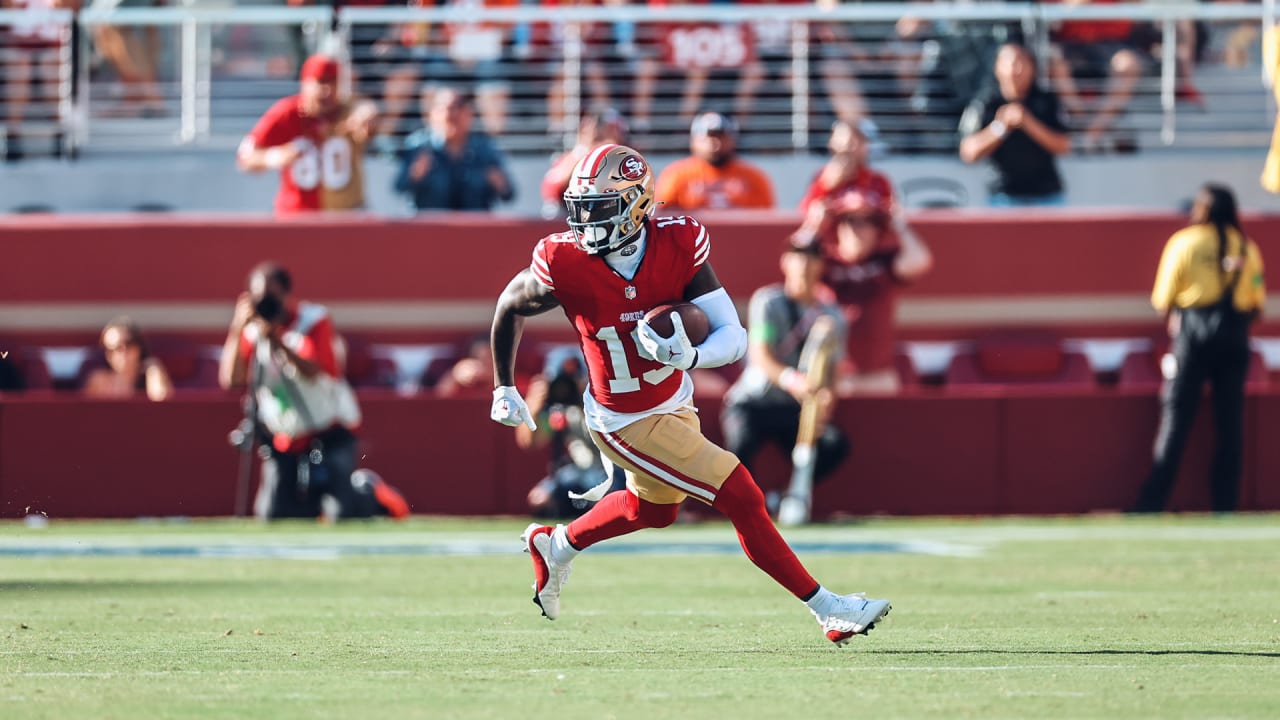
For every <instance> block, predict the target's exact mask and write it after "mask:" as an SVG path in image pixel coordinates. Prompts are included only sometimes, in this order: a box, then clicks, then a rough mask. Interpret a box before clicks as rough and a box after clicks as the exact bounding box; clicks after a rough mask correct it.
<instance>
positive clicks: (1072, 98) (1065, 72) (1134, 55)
mask: <svg viewBox="0 0 1280 720" xmlns="http://www.w3.org/2000/svg"><path fill="white" fill-rule="evenodd" d="M1061 2H1062V3H1064V4H1066V5H1115V4H1122V3H1124V2H1127V0H1061ZM1135 27H1136V25H1135V23H1134V21H1133V20H1129V19H1125V18H1116V19H1110V20H1070V21H1067V22H1063V23H1062V24H1061V26H1060V27H1059V28H1058V29H1057V31H1056V32H1054V33H1053V37H1054V40H1055V41H1056V44H1055V45H1054V48H1053V54H1052V55H1051V58H1050V63H1049V76H1050V77H1051V78H1053V83H1054V87H1055V88H1056V89H1057V91H1058V94H1059V95H1060V96H1061V98H1062V104H1063V105H1064V106H1065V107H1066V109H1067V111H1068V112H1070V113H1072V114H1073V115H1077V116H1079V117H1081V118H1082V119H1084V121H1083V124H1084V127H1085V131H1084V137H1083V139H1082V140H1083V143H1084V146H1085V149H1087V150H1102V149H1105V148H1103V142H1104V141H1111V142H1112V144H1113V146H1114V147H1113V149H1118V150H1133V149H1136V147H1135V146H1134V145H1133V141H1132V140H1129V139H1125V138H1116V137H1112V136H1111V131H1112V130H1113V129H1114V127H1115V123H1116V120H1118V119H1119V118H1120V116H1121V115H1122V114H1123V113H1124V111H1125V108H1126V107H1127V106H1128V105H1129V100H1130V99H1132V97H1133V91H1134V89H1135V88H1137V86H1138V80H1139V79H1140V78H1141V77H1142V75H1143V73H1144V72H1146V70H1147V69H1148V67H1150V65H1151V58H1150V56H1149V55H1148V54H1147V53H1146V52H1144V51H1143V50H1142V49H1141V48H1139V47H1138V45H1137V44H1136V43H1135V42H1134V40H1135V37H1134V30H1135ZM1081 83H1083V84H1084V85H1085V89H1086V90H1089V89H1091V88H1090V85H1096V86H1100V87H1101V90H1100V92H1098V101H1097V102H1092V103H1091V102H1089V101H1088V100H1087V96H1088V93H1086V92H1083V91H1082V90H1081V88H1080V85H1081Z"/></svg>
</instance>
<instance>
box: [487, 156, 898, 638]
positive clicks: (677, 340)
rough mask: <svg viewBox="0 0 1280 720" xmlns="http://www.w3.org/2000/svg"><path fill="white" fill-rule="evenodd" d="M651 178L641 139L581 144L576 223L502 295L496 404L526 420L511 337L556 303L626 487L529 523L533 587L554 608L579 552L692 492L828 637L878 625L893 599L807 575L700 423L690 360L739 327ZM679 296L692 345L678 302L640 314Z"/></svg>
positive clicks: (642, 524) (589, 402) (718, 361)
mask: <svg viewBox="0 0 1280 720" xmlns="http://www.w3.org/2000/svg"><path fill="white" fill-rule="evenodd" d="M653 188H654V179H653V172H652V170H651V169H650V168H649V165H648V163H647V162H646V161H645V159H644V158H643V157H642V156H641V155H640V153H638V152H636V151H635V150H632V149H631V148H629V147H625V146H622V145H602V146H600V147H598V148H596V149H595V150H593V151H592V152H590V153H588V154H587V155H586V157H584V158H583V159H582V160H581V161H580V162H579V163H578V165H577V166H576V167H575V168H574V171H573V176H572V178H571V180H570V185H569V189H568V190H566V191H565V193H564V200H565V206H566V208H567V209H568V214H569V217H568V224H569V230H570V231H569V232H563V233H557V234H554V235H549V236H547V237H545V238H543V239H542V240H540V241H539V242H538V244H537V245H536V246H535V247H534V250H533V260H532V262H531V264H530V266H529V267H527V268H525V269H523V270H521V271H520V272H518V273H516V276H515V277H514V278H512V280H511V282H510V283H509V284H508V285H507V287H506V289H505V290H503V292H502V295H501V296H500V297H499V298H498V307H497V310H496V312H495V314H494V318H493V329H492V335H491V342H492V345H493V366H494V367H493V370H494V385H495V386H496V389H495V390H494V391H493V407H492V409H491V412H490V415H491V417H492V418H493V419H494V420H495V421H497V422H500V423H502V424H504V425H509V426H512V427H515V426H518V425H520V424H522V423H524V424H527V425H528V426H529V427H530V428H533V427H534V420H533V418H532V417H531V415H530V413H529V409H528V407H527V406H526V405H525V402H524V400H523V398H521V397H520V393H519V392H518V391H517V390H516V388H515V381H514V366H515V355H516V349H517V346H518V345H519V342H520V334H521V331H522V329H523V327H524V319H525V318H526V317H529V316H531V315H537V314H539V313H543V312H546V311H548V310H551V309H553V308H556V307H560V308H561V309H562V310H563V311H564V314H565V316H566V317H567V318H568V319H569V322H570V323H572V325H573V327H574V329H575V330H577V332H578V340H579V342H580V344H581V346H582V351H583V355H584V356H585V357H586V359H587V366H588V376H589V385H588V388H587V391H586V393H585V394H584V397H583V400H584V408H585V413H586V418H587V425H588V428H589V430H590V433H591V438H592V440H593V441H594V442H595V443H596V445H597V446H599V448H600V451H601V452H602V453H603V454H604V456H605V457H606V458H607V459H608V460H609V461H611V462H612V463H614V464H616V465H618V466H621V467H622V468H623V469H624V470H625V471H626V476H627V489H626V490H619V491H616V492H613V493H610V494H608V495H605V496H604V497H603V498H602V499H600V498H599V497H592V493H588V494H587V497H588V499H592V500H595V499H599V502H598V503H596V505H595V506H594V507H593V508H592V509H591V510H590V511H588V512H587V513H586V514H584V515H582V516H581V517H580V518H578V519H577V520H574V521H573V522H572V523H570V524H569V525H568V526H567V527H566V526H564V525H558V526H556V527H554V528H552V527H549V526H545V525H539V524H537V523H535V524H532V525H530V526H529V527H528V528H527V529H526V530H525V533H524V535H523V536H522V540H523V541H524V542H525V545H526V549H527V550H528V552H529V553H530V554H531V555H532V557H533V569H534V585H533V588H534V597H533V601H534V602H535V603H536V604H537V605H538V606H539V607H541V608H542V614H543V615H544V616H546V617H547V618H548V619H550V620H555V619H556V618H557V617H559V615H560V592H561V588H562V586H563V585H564V584H565V581H566V580H568V578H569V571H570V568H571V564H572V563H573V559H574V558H575V557H576V556H577V555H578V553H579V552H582V551H583V550H585V549H587V548H589V547H591V546H592V545H595V544H596V543H598V542H601V541H603V540H608V539H609V538H612V537H617V536H619V535H625V534H627V533H632V532H635V531H636V530H640V529H643V528H656V527H666V526H668V525H670V524H671V523H673V522H675V519H676V512H677V509H678V507H679V504H680V502H681V501H683V500H684V499H685V498H686V497H690V496H692V497H694V498H697V499H698V500H701V501H702V502H704V503H706V504H708V505H710V506H712V507H714V508H716V509H717V510H719V511H721V512H723V513H724V514H725V515H726V516H728V518H729V520H730V521H731V522H732V523H733V526H734V528H735V529H736V530H737V533H738V540H739V541H740V542H741V544H742V548H743V550H744V551H745V552H746V554H747V557H748V558H750V559H751V561H752V562H754V563H755V564H756V566H758V567H759V568H760V569H761V570H763V571H764V572H765V573H767V574H768V575H769V576H770V577H772V578H773V579H774V580H775V581H777V582H778V584H780V585H782V586H783V587H784V588H786V589H787V591H789V592H790V593H792V594H793V595H795V596H796V597H797V598H799V599H800V600H802V601H803V602H804V603H805V604H806V605H807V606H808V607H809V609H810V611H812V613H813V615H814V616H815V617H816V618H817V620H818V623H819V624H820V625H821V626H822V630H823V632H824V633H825V634H826V637H827V639H829V640H830V641H832V642H834V643H835V644H836V645H844V644H845V643H846V642H848V640H849V639H850V638H851V637H853V636H854V635H858V634H866V633H867V632H868V631H869V630H871V629H872V628H873V627H874V626H875V624H876V623H877V622H879V621H880V619H881V618H883V617H884V616H885V615H886V614H887V613H888V612H889V609H890V606H889V602H888V601H887V600H870V599H867V598H866V597H864V596H863V595H862V594H861V593H857V594H853V595H837V594H835V593H833V592H831V591H830V590H827V589H826V588H824V587H823V586H822V585H820V584H819V583H818V582H817V581H816V580H814V579H813V577H812V576H811V575H810V574H809V572H808V571H807V570H805V568H804V566H803V565H802V564H801V563H800V560H799V559H798V558H797V557H796V555H795V553H794V552H793V551H792V550H791V548H790V547H789V546H788V545H787V543H786V541H785V540H783V538H782V536H781V535H780V534H779V533H778V531H777V529H776V528H775V527H774V525H773V522H772V521H771V520H770V518H769V514H768V512H767V510H766V509H765V503H764V496H763V494H762V493H761V492H760V489H759V487H757V486H756V483H755V480H754V479H753V478H752V477H751V474H750V473H749V472H747V469H746V468H745V467H743V465H742V463H740V462H739V461H738V458H737V457H735V456H734V455H733V454H732V453H729V452H728V451H726V450H724V449H722V448H720V447H718V446H716V445H714V444H712V443H711V442H710V441H709V440H707V439H706V437H704V436H703V435H702V431H701V427H700V425H699V422H698V415H697V411H696V410H695V409H694V407H693V382H692V380H690V378H689V375H688V371H689V370H691V369H693V368H695V367H698V368H712V367H719V366H721V365H726V364H728V363H731V362H734V361H736V360H738V359H739V358H740V357H742V355H743V353H744V352H745V351H746V347H747V333H746V330H744V329H743V327H742V324H741V323H740V322H739V320H738V314H737V310H736V309H735V307H734V304H733V301H732V300H731V299H730V297H729V294H728V293H727V292H725V289H724V288H723V287H722V286H721V285H720V281H719V280H718V279H717V278H716V274H715V271H714V270H712V268H711V263H710V262H708V257H709V256H710V251H711V242H710V238H709V236H708V233H707V229H706V228H705V227H703V226H702V225H700V224H699V223H698V222H697V221H696V220H694V219H693V218H691V217H658V218H655V217H653V213H654V210H655V208H656V205H657V203H656V201H655V198H654V189H653ZM676 299H681V300H685V301H688V302H692V303H694V304H695V305H697V306H698V307H699V308H701V309H702V310H703V311H704V312H705V313H706V315H707V318H708V320H709V321H710V326H711V332H710V334H709V335H708V336H707V338H706V339H705V340H704V341H703V342H701V343H700V344H698V345H697V346H694V345H693V344H692V343H691V342H690V341H689V338H688V336H687V335H686V334H685V332H684V327H683V324H682V323H681V322H680V318H679V316H678V315H673V316H672V321H673V325H674V326H675V329H674V332H672V334H671V336H670V337H663V336H661V335H659V334H658V333H657V332H656V331H655V330H653V328H651V327H649V325H648V324H647V323H646V322H644V321H643V317H644V314H645V311H646V310H648V309H649V308H651V307H653V306H655V305H658V304H660V303H663V302H668V301H673V300H676ZM604 490H605V488H604V487H600V488H597V489H596V491H597V492H598V493H599V494H603V492H604Z"/></svg>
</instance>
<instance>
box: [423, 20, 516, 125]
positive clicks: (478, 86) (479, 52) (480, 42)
mask: <svg viewBox="0 0 1280 720" xmlns="http://www.w3.org/2000/svg"><path fill="white" fill-rule="evenodd" d="M435 4H437V5H444V6H448V7H452V8H457V9H458V10H460V11H461V13H462V14H461V15H460V16H461V17H468V15H467V13H470V12H474V11H476V10H479V9H481V8H503V7H515V6H518V5H520V4H521V0H436V2H435ZM470 17H471V18H472V19H470V20H467V21H465V22H448V23H442V24H440V25H439V26H437V27H436V28H434V30H435V32H436V35H435V38H434V48H435V51H434V52H432V53H431V54H430V56H429V59H428V61H427V66H426V68H425V69H424V73H425V76H426V82H427V84H428V85H436V84H439V85H441V86H447V87H452V88H456V89H459V90H462V91H463V92H466V93H468V94H469V95H470V96H471V98H472V99H473V101H474V103H475V106H476V107H477V108H478V109H479V112H480V119H481V123H482V124H483V125H484V129H485V132H487V133H489V134H490V135H493V136H501V135H502V133H503V132H505V131H506V126H507V106H508V104H509V103H510V97H511V87H510V85H511V79H510V77H509V74H510V72H511V70H512V68H513V67H514V66H515V62H516V58H515V57H514V55H513V53H514V52H516V51H515V50H514V45H513V41H514V39H515V38H514V30H515V28H516V26H514V25H512V24H511V23H498V22H478V21H477V20H476V19H475V16H474V15H471V16H470Z"/></svg>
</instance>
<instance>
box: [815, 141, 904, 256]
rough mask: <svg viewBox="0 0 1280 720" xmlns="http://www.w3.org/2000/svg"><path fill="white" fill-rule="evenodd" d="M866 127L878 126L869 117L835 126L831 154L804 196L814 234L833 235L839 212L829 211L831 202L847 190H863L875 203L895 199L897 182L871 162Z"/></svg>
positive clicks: (869, 199)
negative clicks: (832, 213)
mask: <svg viewBox="0 0 1280 720" xmlns="http://www.w3.org/2000/svg"><path fill="white" fill-rule="evenodd" d="M864 127H868V128H874V126H873V125H870V121H867V120H864V121H862V122H858V123H851V122H846V121H844V120H837V121H836V122H835V123H834V124H832V126H831V136H830V137H829V138H828V140H827V149H828V150H829V151H830V152H831V155H830V157H829V158H828V159H827V162H826V163H825V164H823V166H822V169H821V170H820V171H818V174H817V176H816V177H814V179H813V181H812V182H810V183H809V187H808V189H807V190H805V194H804V197H802V198H800V212H801V214H802V215H804V217H805V224H804V227H805V229H806V230H808V231H809V232H810V233H812V234H814V235H818V236H823V237H830V235H831V233H832V231H833V230H834V227H835V226H834V222H835V216H833V215H831V214H830V213H828V212H827V206H828V204H830V203H832V202H837V201H839V200H840V199H841V198H843V197H844V196H845V195H846V194H847V193H851V192H856V193H860V194H861V195H863V196H864V197H866V198H867V200H868V202H870V203H872V204H873V205H874V204H879V203H881V202H882V201H883V202H888V203H889V204H892V202H893V197H894V194H893V184H892V183H890V182H889V178H887V177H885V176H884V175H882V174H881V173H878V172H876V171H875V170H873V169H871V167H870V165H869V160H870V157H871V150H872V146H871V140H870V138H868V137H867V131H866V130H864V129H863V128H864Z"/></svg>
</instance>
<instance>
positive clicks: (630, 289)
mask: <svg viewBox="0 0 1280 720" xmlns="http://www.w3.org/2000/svg"><path fill="white" fill-rule="evenodd" d="M622 294H623V295H626V296H627V299H628V300H635V299H636V286H635V285H628V286H626V287H625V288H623V289H622Z"/></svg>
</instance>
